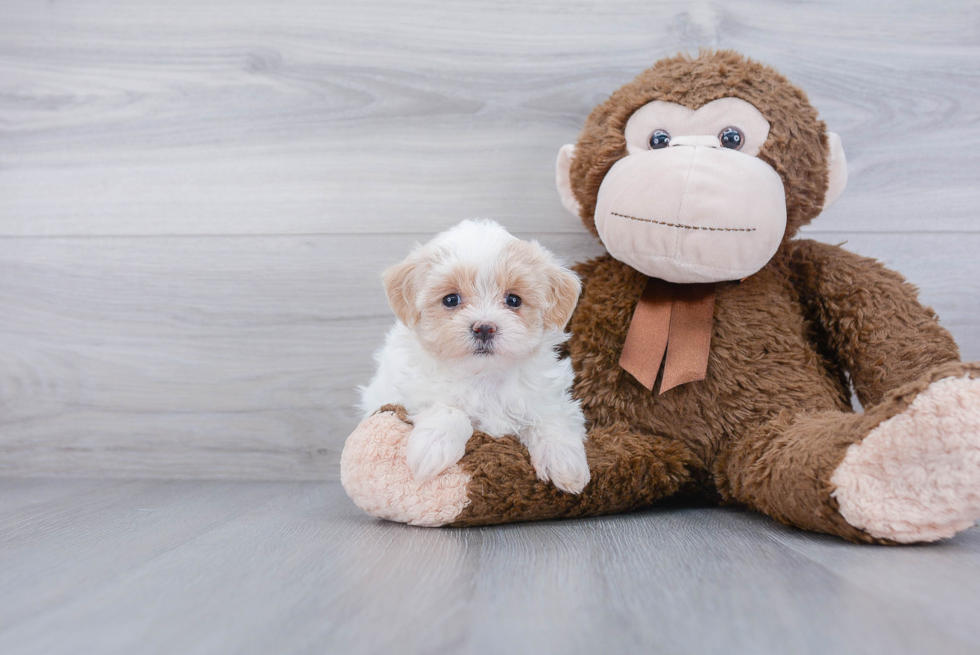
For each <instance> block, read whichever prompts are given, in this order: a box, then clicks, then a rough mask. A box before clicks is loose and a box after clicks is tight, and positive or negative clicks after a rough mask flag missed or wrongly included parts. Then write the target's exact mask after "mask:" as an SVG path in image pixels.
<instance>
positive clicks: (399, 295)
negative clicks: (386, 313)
mask: <svg viewBox="0 0 980 655" xmlns="http://www.w3.org/2000/svg"><path fill="white" fill-rule="evenodd" d="M427 269H428V262H427V261H426V260H425V258H424V257H422V255H421V253H419V251H418V250H416V251H415V252H413V253H412V254H411V255H409V256H408V258H407V259H406V260H405V261H403V262H402V263H400V264H395V265H394V266H392V267H391V268H389V269H388V270H386V271H385V272H384V276H383V279H384V285H385V293H386V294H387V295H388V304H389V305H391V309H392V310H393V311H394V312H395V316H397V317H398V320H399V321H401V322H402V323H404V324H405V325H407V326H408V327H412V326H413V325H415V324H416V323H418V322H419V318H421V317H422V313H421V312H420V311H419V308H418V303H417V297H418V293H419V289H420V288H421V286H422V280H423V279H424V277H425V272H426V270H427Z"/></svg>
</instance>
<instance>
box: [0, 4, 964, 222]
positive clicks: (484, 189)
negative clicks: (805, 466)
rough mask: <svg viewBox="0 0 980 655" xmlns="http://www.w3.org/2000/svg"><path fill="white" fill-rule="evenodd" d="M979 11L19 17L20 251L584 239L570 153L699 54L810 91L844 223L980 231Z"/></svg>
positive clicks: (496, 10) (7, 212) (462, 9)
mask: <svg viewBox="0 0 980 655" xmlns="http://www.w3.org/2000/svg"><path fill="white" fill-rule="evenodd" d="M978 22H980V6H978V5H976V3H971V2H945V3H942V5H936V4H935V3H925V2H911V1H904V2H895V3H888V4H887V5H884V4H880V3H874V2H867V3H865V2H850V1H843V0H842V1H838V2H825V3H819V4H818V5H813V6H808V5H802V4H800V3H785V2H768V1H762V0H748V1H740V2H725V3H721V2H688V1H677V2H636V1H635V0H631V1H614V2H603V3H601V4H597V3H594V2H560V3H558V2H534V3H520V2H467V3H444V2H437V1H430V2H394V1H391V0H387V1H372V2H356V3H319V2H289V3H282V2H279V1H278V0H221V1H218V2H209V3H200V2H195V1H193V0H179V1H177V2H168V3H166V5H159V4H158V3H154V2H151V1H149V0H137V1H135V2H127V3H126V8H125V10H121V9H120V8H119V6H118V4H117V3H116V2H113V1H111V0H83V1H79V2H72V3H58V4H42V3H36V2H31V1H30V0H10V1H7V2H4V3H3V6H2V7H0V82H2V84H3V93H2V94H0V112H2V113H0V116H2V125H3V132H2V135H0V153H2V154H0V167H2V170H3V174H2V175H0V216H3V217H4V218H5V220H4V221H3V224H2V226H0V234H16V235H65V234H86V235H87V234H98V235H105V234H127V235H133V234H188V233H193V234H268V233H275V234H279V233H283V232H288V233H338V232H340V233H348V232H369V233H373V232H379V231H380V232H390V231H392V230H405V231H410V232H431V231H435V230H437V229H439V228H443V227H446V226H447V225H449V224H451V223H453V222H455V221H456V220H457V219H458V218H459V217H460V216H475V215H480V216H488V217H492V218H497V219H499V220H501V221H503V222H505V223H506V224H507V225H509V226H511V227H512V228H514V229H518V230H525V231H527V230H533V231H553V230H562V229H569V227H573V228H574V226H575V222H574V221H573V220H571V221H570V220H569V218H568V217H567V216H566V215H565V213H564V211H563V210H562V209H561V207H560V205H559V203H558V199H557V194H556V193H555V191H554V183H553V163H554V159H555V156H556V155H557V152H558V148H559V147H560V146H561V145H562V144H563V143H567V142H570V141H574V139H575V137H576V135H577V133H578V130H579V129H581V126H582V122H583V120H584V118H585V116H586V115H587V113H588V112H589V110H590V109H591V108H592V106H593V105H595V104H596V103H597V102H598V101H599V100H601V99H603V98H604V97H605V96H606V95H608V94H609V93H610V92H611V91H612V90H614V89H615V88H616V87H618V86H619V85H621V84H623V83H624V82H626V81H627V80H629V79H631V78H632V77H633V76H635V75H636V74H637V73H638V72H639V71H641V70H642V69H643V68H645V67H647V66H649V65H650V64H651V63H652V62H654V61H656V60H657V59H659V58H660V57H662V56H664V55H668V54H674V53H676V52H677V51H679V50H692V49H696V48H698V47H700V46H707V47H730V48H735V49H737V50H740V51H742V52H745V53H746V54H748V55H750V56H754V57H757V58H759V59H761V60H763V61H766V62H768V63H770V64H772V65H774V66H776V67H777V68H779V69H780V70H781V71H783V72H784V73H785V74H786V75H787V76H789V78H790V79H792V80H794V81H795V82H796V83H798V84H799V85H800V86H802V87H803V88H804V89H805V90H807V92H808V93H809V95H810V97H811V99H812V101H813V103H814V104H815V106H816V107H817V108H818V109H819V110H820V111H821V112H822V115H823V116H824V118H825V119H826V120H827V122H828V124H829V125H830V126H831V129H834V130H836V131H838V132H839V133H840V134H841V135H842V137H843V142H844V145H845V147H846V149H847V153H848V160H849V162H850V165H851V169H852V172H853V175H852V180H851V185H850V189H848V192H847V193H846V194H845V196H844V197H843V199H842V200H841V202H840V204H839V205H838V206H837V207H835V208H833V209H832V211H830V212H828V214H827V215H826V216H825V217H824V218H822V219H821V220H820V224H821V226H822V229H833V230H847V229H869V228H874V229H903V230H914V231H934V230H970V231H976V230H977V229H978V228H977V223H976V218H975V217H976V207H977V206H978V204H980V189H978V188H977V185H976V179H977V175H976V173H977V170H978V167H980V121H978V113H977V111H978V110H977V107H978V106H980V67H978V66H977V65H976V63H977V58H978V55H980V39H978V27H977V25H978Z"/></svg>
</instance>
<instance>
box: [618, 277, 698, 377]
mask: <svg viewBox="0 0 980 655" xmlns="http://www.w3.org/2000/svg"><path fill="white" fill-rule="evenodd" d="M714 313H715V285H714V284H713V283H712V284H674V283H672V282H665V281H664V280H658V279H657V278H653V277H652V278H650V279H649V280H648V281H647V286H646V288H645V289H644V290H643V295H642V296H641V297H640V301H639V302H638V303H637V305H636V309H635V310H634V311H633V319H632V320H631V321H630V327H629V331H628V332H627V333H626V342H625V343H624V344H623V352H622V354H621V355H620V357H619V365H620V366H622V367H623V369H624V370H626V372H628V373H629V374H630V375H632V376H633V377H634V378H636V379H637V381H638V382H639V383H640V384H642V385H643V386H644V387H646V388H647V389H649V390H650V391H653V387H654V385H655V384H656V382H657V376H658V374H659V373H660V365H661V364H663V367H664V373H663V378H662V379H661V381H660V393H664V392H665V391H669V390H670V389H673V388H674V387H676V386H679V385H681V384H686V383H688V382H695V381H697V380H703V379H704V378H705V375H706V374H707V371H708V350H709V349H710V348H711V328H712V322H713V320H714ZM665 353H666V362H665V361H664V354H665Z"/></svg>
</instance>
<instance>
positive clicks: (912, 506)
mask: <svg viewBox="0 0 980 655" xmlns="http://www.w3.org/2000/svg"><path fill="white" fill-rule="evenodd" d="M846 179H847V171H846V161H845V158H844V153H843V150H842V149H841V142H840V139H839V138H838V137H837V136H836V135H835V134H832V133H829V132H827V131H826V128H825V125H824V123H823V122H822V121H820V120H819V119H818V118H817V112H816V111H815V110H814V108H813V107H811V106H810V104H809V101H808V99H807V97H806V94H804V93H803V91H801V90H800V89H798V88H797V87H795V86H793V85H792V84H790V83H789V82H788V81H787V80H786V79H785V78H784V77H783V76H782V75H780V74H779V73H777V72H776V71H775V70H773V69H771V68H769V67H767V66H764V65H761V64H759V63H756V62H753V61H751V60H748V59H746V58H744V57H742V56H741V55H739V54H737V53H734V52H707V53H702V54H701V55H699V56H698V57H696V58H691V57H687V56H683V55H682V56H678V57H674V58H669V59H664V60H661V61H659V62H657V63H656V64H655V65H654V66H653V67H652V68H650V69H649V70H647V71H645V72H644V73H642V74H641V75H640V76H639V77H637V78H636V79H635V80H634V81H632V82H630V83H629V84H627V85H626V86H624V87H623V88H621V89H619V90H618V91H616V92H615V93H613V94H612V96H611V97H610V98H609V99H608V100H607V101H606V102H604V103H603V104H601V105H599V106H598V107H596V108H595V109H594V110H593V111H592V114H591V115H590V116H589V118H588V120H587V121H586V124H585V128H584V130H583V131H582V134H581V136H580V138H579V140H578V143H577V145H575V146H565V147H564V148H562V150H561V152H560V154H559V157H558V190H559V194H560V195H561V198H562V201H563V203H564V205H565V206H566V207H567V208H568V209H569V210H571V211H572V212H573V213H575V214H576V215H578V216H579V217H580V218H581V220H582V221H583V223H584V224H585V227H586V228H587V229H588V230H589V231H590V232H591V233H592V234H593V235H595V236H597V237H598V238H599V239H601V240H602V242H603V244H604V245H605V247H606V249H607V251H608V254H606V255H603V256H601V257H598V258H596V259H593V260H591V261H588V262H585V263H583V264H580V265H578V267H577V271H578V273H579V275H580V276H581V277H582V280H583V285H584V288H583V293H582V296H581V299H580V301H579V304H578V307H577V309H576V311H575V314H574V316H573V318H572V321H571V323H570V324H569V329H570V331H571V333H572V337H571V339H570V340H569V342H568V346H567V347H568V354H569V356H570V357H571V358H572V363H573V366H574V369H575V373H576V383H575V388H574V395H575V397H576V398H578V399H579V400H580V401H581V403H582V408H583V410H584V412H585V415H586V417H587V419H588V421H589V423H590V430H589V438H588V441H587V443H586V451H587V454H588V459H589V466H590V469H591V474H592V479H591V482H590V483H589V484H588V486H587V487H586V488H585V490H584V491H583V492H582V493H581V494H568V493H563V492H561V491H559V490H557V489H556V488H555V487H554V486H553V485H552V484H550V483H546V482H542V481H540V480H538V479H537V478H536V477H535V474H534V469H533V468H532V466H531V463H530V460H529V458H528V453H527V451H526V449H525V448H524V447H523V446H522V445H521V444H520V443H519V442H518V441H517V439H514V438H509V437H507V438H503V439H499V440H497V439H491V438H489V437H487V436H486V435H482V434H480V433H477V434H476V435H474V437H473V438H472V439H471V441H470V442H469V444H468V446H467V449H466V455H465V456H464V457H463V459H462V460H460V462H459V463H458V464H457V465H455V466H454V467H452V468H451V469H449V470H447V471H446V472H444V473H443V474H442V475H440V476H438V477H437V478H435V479H433V480H430V481H429V482H426V483H425V484H423V485H418V484H416V483H415V482H414V480H413V479H412V477H411V474H410V473H409V472H408V468H407V466H406V464H405V461H404V448H405V442H406V438H407V435H408V433H409V432H410V431H411V425H410V424H409V423H407V422H406V417H405V414H404V411H403V410H402V409H401V408H400V407H393V406H387V407H383V408H380V409H379V411H378V412H377V413H376V414H374V415H373V416H371V417H370V418H368V419H366V420H365V421H364V422H362V423H361V425H360V426H358V428H357V429H356V430H355V432H354V433H353V434H352V435H351V437H350V438H349V439H348V442H347V444H346V446H345V449H344V453H343V456H342V481H343V483H344V486H345V488H346V489H347V491H348V493H349V494H350V496H351V498H352V499H353V500H354V502H355V503H356V504H357V505H358V506H359V507H361V508H362V509H363V510H365V511H366V512H368V513H370V514H372V515H374V516H378V517H382V518H386V519H390V520H394V521H401V522H406V523H412V524H415V525H429V526H436V525H453V526H469V525H485V524H492V523H502V522H508V521H526V520H536V519H550V518H559V517H577V516H588V515H596V514H606V513H613V512H626V511H629V510H633V509H636V508H640V507H645V506H649V505H651V504H653V503H655V502H657V501H658V500H661V499H664V498H667V497H669V496H674V495H678V494H685V495H689V494H696V495H699V496H703V497H707V498H710V499H714V500H716V501H718V502H723V503H738V504H741V505H743V506H745V507H748V508H751V509H753V510H756V511H759V512H762V513H764V514H767V515H769V516H771V517H772V518H774V519H776V520H778V521H781V522H783V523H786V524H788V525H792V526H796V527H799V528H803V529H806V530H815V531H818V532H825V533H829V534H834V535H838V536H840V537H843V538H845V539H849V540H851V541H855V542H865V543H909V542H920V541H934V540H937V539H942V538H947V537H950V536H952V535H954V534H955V533H957V532H959V531H961V530H965V529H967V528H969V527H970V526H972V525H973V524H974V523H975V521H976V520H977V519H978V518H980V365H978V364H975V363H962V362H960V360H959V353H958V350H957V346H956V344H955V342H954V341H953V339H952V338H951V336H950V335H949V333H948V332H946V330H944V329H943V328H942V327H940V326H939V324H938V322H937V319H936V316H935V314H934V313H933V312H932V311H931V310H930V309H928V308H925V307H923V306H922V305H920V304H919V302H918V301H917V299H916V291H915V289H914V288H913V287H912V286H911V285H909V284H908V283H906V282H905V280H904V279H903V278H902V276H900V275H899V274H897V273H894V272H892V271H889V270H887V269H886V268H884V267H883V266H882V265H880V264H879V263H878V262H876V261H875V260H872V259H867V258H864V257H859V256H857V255H854V254H852V253H849V252H847V251H846V250H843V249H841V248H839V247H836V246H829V245H825V244H822V243H818V242H815V241H810V240H807V239H796V238H794V237H796V235H797V233H798V231H799V229H800V227H801V226H803V225H806V224H807V223H809V222H810V221H811V220H812V219H814V218H815V217H816V216H817V215H818V214H819V213H820V212H821V210H822V209H823V208H824V207H826V206H828V205H829V204H830V203H831V202H833V201H834V200H835V199H836V198H837V196H838V195H839V194H840V193H841V191H842V190H843V188H844V185H845V183H846ZM852 389H853V391H854V393H856V395H857V397H858V399H859V400H860V402H861V404H862V406H863V407H864V412H863V413H855V412H854V411H853V410H852V409H851V404H850V396H851V390H852Z"/></svg>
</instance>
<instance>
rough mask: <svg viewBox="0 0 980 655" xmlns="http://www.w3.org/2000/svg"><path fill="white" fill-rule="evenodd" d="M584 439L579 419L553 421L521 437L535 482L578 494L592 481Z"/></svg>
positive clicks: (525, 431) (550, 420) (528, 429)
mask: <svg viewBox="0 0 980 655" xmlns="http://www.w3.org/2000/svg"><path fill="white" fill-rule="evenodd" d="M585 439H586V431H585V423H584V421H583V420H582V419H581V417H559V416H556V417H552V418H549V419H546V420H544V421H542V422H541V423H538V424H535V425H533V426H531V427H529V428H527V429H526V430H524V431H523V432H522V433H521V441H523V442H524V445H525V446H527V450H528V452H529V453H531V464H532V465H533V466H534V470H535V472H536V473H537V474H538V478H540V479H541V480H545V481H547V480H551V481H552V482H553V483H554V484H555V486H556V487H558V488H559V489H561V490H562V491H564V492H567V493H570V494H577V493H581V492H582V490H583V489H585V485H587V484H588V483H589V479H590V477H591V474H590V473H589V462H588V460H587V459H586V457H585Z"/></svg>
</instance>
